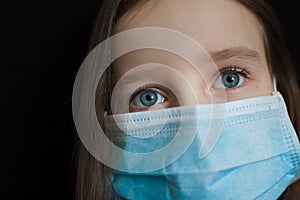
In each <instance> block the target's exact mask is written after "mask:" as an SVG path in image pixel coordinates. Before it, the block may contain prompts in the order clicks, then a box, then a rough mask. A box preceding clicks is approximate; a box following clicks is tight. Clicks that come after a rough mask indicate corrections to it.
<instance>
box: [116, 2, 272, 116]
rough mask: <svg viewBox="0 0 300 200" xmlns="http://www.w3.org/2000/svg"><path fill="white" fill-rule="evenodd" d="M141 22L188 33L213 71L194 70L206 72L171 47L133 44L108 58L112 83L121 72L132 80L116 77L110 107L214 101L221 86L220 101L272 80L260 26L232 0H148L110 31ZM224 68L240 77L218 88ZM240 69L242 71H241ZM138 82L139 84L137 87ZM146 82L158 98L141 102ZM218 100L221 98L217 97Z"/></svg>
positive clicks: (260, 89) (262, 89) (267, 90)
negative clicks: (165, 49)
mask: <svg viewBox="0 0 300 200" xmlns="http://www.w3.org/2000/svg"><path fill="white" fill-rule="evenodd" d="M141 27H163V28H168V29H172V30H176V31H179V32H182V33H184V34H186V35H188V36H190V37H191V38H193V39H194V40H196V41H197V42H198V43H199V44H201V45H202V46H203V47H204V48H205V49H206V51H207V52H208V53H209V54H210V56H211V58H212V60H213V61H214V64H215V65H216V66H217V68H218V71H219V72H218V75H217V76H215V77H213V76H211V77H208V75H207V76H206V74H207V73H206V71H207V69H205V67H202V68H201V69H199V70H200V71H201V72H203V74H204V76H206V77H205V79H206V80H204V79H203V74H202V76H201V75H200V74H199V72H198V71H197V70H196V69H195V68H193V67H192V66H191V65H190V64H189V63H188V62H186V61H185V60H183V59H181V58H179V57H178V56H175V55H173V54H171V53H168V52H162V51H159V50H139V51H135V52H132V53H129V54H126V55H124V56H122V57H120V58H119V59H118V60H117V61H116V62H115V63H114V64H113V65H114V68H113V85H117V82H118V81H119V80H121V79H122V78H121V77H122V76H123V77H124V76H128V77H127V79H131V80H133V79H134V80H135V81H131V83H128V82H126V81H124V82H122V81H121V83H122V84H121V89H120V91H121V92H119V93H118V99H119V100H118V102H116V104H115V105H118V106H117V107H116V109H115V111H114V112H115V113H126V112H138V111H146V110H150V109H160V108H169V107H175V106H185V105H191V104H202V103H215V102H212V101H211V97H212V96H215V97H218V96H221V94H223V93H224V92H225V95H226V101H234V100H239V99H245V98H251V97H257V96H266V95H271V93H272V91H273V84H272V79H271V76H270V73H269V70H268V64H267V60H266V55H265V49H264V45H263V35H262V34H263V33H262V31H261V30H262V28H261V27H260V24H259V22H258V21H257V19H256V18H255V16H254V15H253V14H252V13H251V12H249V11H248V10H247V9H246V8H244V7H243V6H242V5H240V4H238V3H237V2H235V1H233V0H214V1H211V0H186V1H182V0H160V1H155V0H150V1H149V2H147V3H146V4H144V5H143V6H141V7H139V8H137V9H135V10H132V11H130V12H129V13H127V14H126V15H125V16H123V17H122V18H121V19H120V20H119V22H118V24H117V26H116V29H115V33H120V32H122V31H125V30H130V29H134V28H141ZM145 63H160V64H163V65H167V66H169V67H170V68H172V69H174V70H175V71H176V72H177V73H179V74H181V75H182V77H184V78H185V80H181V83H182V84H178V77H176V73H174V74H172V75H170V73H169V72H167V71H166V72H164V70H159V67H158V66H154V67H153V69H151V67H149V66H148V68H147V67H144V68H143V70H134V68H135V67H136V66H138V65H141V64H145ZM209 67H210V66H209ZM228 69H235V70H236V71H237V74H238V75H239V77H240V79H242V80H241V81H240V84H239V85H238V86H236V87H234V88H226V87H225V88H224V85H222V81H221V82H220V80H221V79H220V77H221V76H222V74H224V73H226V72H227V73H228ZM151 70H152V71H151ZM226 70H227V71H226ZM158 71H159V72H160V73H158ZM224 71H226V72H224ZM242 72H243V73H242ZM244 72H247V73H246V75H247V76H246V77H245V76H244V74H245V73H244ZM158 76H161V77H160V78H161V79H163V81H162V83H161V84H154V82H156V79H157V78H156V79H155V78H154V79H153V77H158ZM139 80H143V81H139ZM208 80H210V81H208ZM183 82H187V84H183ZM141 86H143V88H142V90H141V89H139V87H141ZM222 86H223V87H222ZM188 87H189V88H188ZM149 88H151V89H152V90H154V91H155V92H157V94H159V95H160V97H161V99H160V102H158V103H156V104H155V105H152V106H141V105H140V104H139V94H141V93H142V92H145V91H147V90H148V89H149ZM187 91H192V92H191V93H189V92H187ZM192 96H195V97H196V98H192ZM216 99H217V98H216ZM222 101H225V100H224V99H223V100H220V102H222Z"/></svg>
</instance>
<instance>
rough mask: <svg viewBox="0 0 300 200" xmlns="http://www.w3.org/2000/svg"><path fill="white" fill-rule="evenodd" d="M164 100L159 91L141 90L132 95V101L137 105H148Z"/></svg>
mask: <svg viewBox="0 0 300 200" xmlns="http://www.w3.org/2000/svg"><path fill="white" fill-rule="evenodd" d="M164 100H165V98H164V97H163V96H162V95H160V94H159V93H157V92H155V91H152V90H148V91H144V92H141V93H139V94H138V95H137V96H136V97H134V99H133V100H132V103H133V104H134V105H135V106H138V107H150V106H153V105H155V104H159V103H162V102H164Z"/></svg>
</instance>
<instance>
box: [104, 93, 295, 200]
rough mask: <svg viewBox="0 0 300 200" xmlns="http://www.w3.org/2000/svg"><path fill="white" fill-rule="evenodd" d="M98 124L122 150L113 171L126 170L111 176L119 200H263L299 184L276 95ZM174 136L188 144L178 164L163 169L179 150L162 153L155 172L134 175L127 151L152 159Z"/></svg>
mask: <svg viewBox="0 0 300 200" xmlns="http://www.w3.org/2000/svg"><path fill="white" fill-rule="evenodd" d="M216 108H217V109H216ZM105 123H106V128H107V131H108V134H109V136H110V138H111V140H112V141H113V142H114V143H115V144H116V145H118V146H119V147H121V148H123V149H124V150H125V151H124V157H123V156H122V157H121V158H120V159H119V162H120V163H119V165H120V166H121V167H122V169H126V167H127V166H128V168H130V169H128V170H125V171H126V172H121V171H118V170H113V174H112V184H113V187H114V190H115V192H116V193H117V194H118V195H119V196H121V197H123V198H125V199H188V200H190V199H268V200H270V199H277V198H278V197H279V196H280V195H281V194H282V193H283V191H284V190H285V189H286V188H287V187H288V185H290V184H291V183H292V182H293V181H295V180H296V179H298V178H299V176H300V145H299V142H298V139H297V135H296V133H295V130H294V128H293V126H292V124H291V122H290V119H289V116H288V113H287V110H286V106H285V103H284V100H283V98H282V96H281V95H280V94H279V93H274V95H272V96H264V97H257V98H250V99H244V100H238V101H233V102H228V103H223V104H219V105H218V106H217V107H216V105H214V104H210V105H195V106H187V107H179V108H169V109H163V110H155V111H148V112H140V113H129V114H121V115H116V116H110V117H107V118H106V122H105ZM220 124H221V125H222V126H221V128H220V129H219V128H218V127H219V126H220ZM116 125H118V126H116ZM122 126H123V127H122ZM182 127H183V128H182ZM180 130H181V131H182V132H184V134H185V135H184V134H183V137H182V138H181V140H182V141H184V140H185V138H187V139H188V138H191V136H192V140H191V144H190V145H189V146H188V147H182V154H181V155H180V156H178V159H175V160H174V161H173V162H171V163H170V162H169V158H170V157H172V156H174V155H172V152H177V150H178V149H177V148H176V146H172V145H171V146H170V147H169V149H168V150H169V151H168V152H169V153H168V154H161V156H160V158H159V159H157V160H158V161H157V162H161V163H160V164H161V167H158V168H157V169H155V170H153V171H145V172H136V171H134V170H133V169H134V167H132V166H131V165H130V163H132V161H130V158H127V157H126V152H127V151H128V152H134V153H140V154H144V155H145V154H147V153H153V152H157V151H159V150H160V149H162V148H164V147H166V146H168V145H169V144H170V143H172V141H173V140H175V139H176V134H178V133H180ZM185 136H186V137H185ZM210 136H211V138H213V139H210ZM179 144H180V143H179ZM207 144H208V145H207ZM177 147H178V148H181V147H180V145H177ZM156 158H157V157H156ZM156 158H151V157H149V160H150V162H147V161H146V160H145V162H139V164H136V166H135V167H136V168H135V169H150V168H151V163H153V165H155V164H157V163H156V162H155V159H156ZM151 160H152V161H151ZM164 162H165V163H164ZM146 165H147V166H146ZM149 165H150V166H149ZM154 168H155V167H154ZM154 168H153V169H154ZM131 171H132V172H131ZM141 171H142V170H141Z"/></svg>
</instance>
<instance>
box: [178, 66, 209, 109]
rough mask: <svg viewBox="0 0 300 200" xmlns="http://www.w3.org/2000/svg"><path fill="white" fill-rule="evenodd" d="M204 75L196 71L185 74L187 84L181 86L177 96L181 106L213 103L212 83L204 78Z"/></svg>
mask: <svg viewBox="0 0 300 200" xmlns="http://www.w3.org/2000/svg"><path fill="white" fill-rule="evenodd" d="M204 74H205V73H199V72H197V71H196V70H193V72H189V73H185V74H183V76H184V77H185V81H186V83H185V84H183V83H181V84H180V87H179V88H178V91H179V92H178V94H177V95H179V96H177V99H178V100H179V103H180V106H186V105H195V104H209V103H211V93H210V81H207V80H206V79H205V78H203V76H204Z"/></svg>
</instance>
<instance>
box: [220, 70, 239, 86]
mask: <svg viewBox="0 0 300 200" xmlns="http://www.w3.org/2000/svg"><path fill="white" fill-rule="evenodd" d="M222 80H223V84H224V86H225V87H227V88H234V87H236V86H237V85H238V84H239V82H240V77H239V75H238V74H236V73H232V74H224V75H223V77H222Z"/></svg>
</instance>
